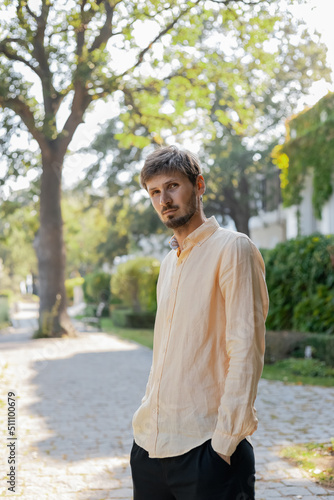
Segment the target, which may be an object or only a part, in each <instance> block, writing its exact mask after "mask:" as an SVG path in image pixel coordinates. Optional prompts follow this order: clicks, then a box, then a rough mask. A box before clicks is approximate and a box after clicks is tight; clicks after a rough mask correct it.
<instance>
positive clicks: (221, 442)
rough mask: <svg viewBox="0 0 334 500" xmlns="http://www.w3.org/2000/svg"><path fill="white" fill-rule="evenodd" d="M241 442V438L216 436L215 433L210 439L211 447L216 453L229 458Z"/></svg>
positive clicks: (224, 435)
mask: <svg viewBox="0 0 334 500" xmlns="http://www.w3.org/2000/svg"><path fill="white" fill-rule="evenodd" d="M242 440H243V437H240V436H238V437H236V436H228V435H227V434H218V433H217V432H215V433H214V434H213V436H212V439H211V446H212V448H213V449H214V450H215V451H216V452H218V453H221V454H222V455H226V456H227V457H230V456H231V455H233V453H234V452H235V450H236V448H237V446H238V444H239V443H240V442H241V441H242Z"/></svg>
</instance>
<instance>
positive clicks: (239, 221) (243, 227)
mask: <svg viewBox="0 0 334 500" xmlns="http://www.w3.org/2000/svg"><path fill="white" fill-rule="evenodd" d="M233 220H234V223H235V227H236V228H237V231H239V233H245V234H247V236H249V215H248V214H247V213H245V212H244V211H241V210H240V212H238V213H236V214H235V216H234V217H233Z"/></svg>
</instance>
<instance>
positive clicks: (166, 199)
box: [160, 191, 172, 206]
mask: <svg viewBox="0 0 334 500" xmlns="http://www.w3.org/2000/svg"><path fill="white" fill-rule="evenodd" d="M171 201H172V200H171V197H170V195H169V194H168V192H167V191H161V193H160V205H161V206H166V205H169V204H170V203H171Z"/></svg>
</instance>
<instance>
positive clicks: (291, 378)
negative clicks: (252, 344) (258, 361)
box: [262, 358, 334, 387]
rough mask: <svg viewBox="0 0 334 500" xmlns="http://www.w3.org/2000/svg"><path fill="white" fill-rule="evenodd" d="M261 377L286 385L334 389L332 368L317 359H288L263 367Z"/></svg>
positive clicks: (333, 369) (333, 370)
mask: <svg viewBox="0 0 334 500" xmlns="http://www.w3.org/2000/svg"><path fill="white" fill-rule="evenodd" d="M262 377H263V378H265V379H267V380H281V381H282V382H286V383H288V384H298V385H321V386H325V387H334V368H330V367H328V366H326V364H325V363H324V362H323V361H319V360H318V359H302V358H288V359H284V360H282V361H277V362H276V363H274V364H272V365H264V368H263V374H262Z"/></svg>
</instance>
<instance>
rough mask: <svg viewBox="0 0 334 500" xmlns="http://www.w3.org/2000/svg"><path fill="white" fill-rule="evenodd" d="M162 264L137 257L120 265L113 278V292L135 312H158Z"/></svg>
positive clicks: (148, 258)
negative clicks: (157, 293)
mask: <svg viewBox="0 0 334 500" xmlns="http://www.w3.org/2000/svg"><path fill="white" fill-rule="evenodd" d="M159 269H160V263H159V261H158V260H157V259H154V258H152V257H137V258H135V259H131V260H128V261H127V262H124V263H122V264H120V265H119V266H118V267H117V269H116V271H115V273H114V274H113V275H112V278H111V291H112V294H113V295H116V296H117V297H119V298H120V299H122V301H123V303H124V304H125V305H127V306H128V307H130V308H132V310H133V311H135V312H141V311H150V312H151V311H152V312H154V311H155V310H156V305H157V304H156V284H157V281H158V275H159Z"/></svg>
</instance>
